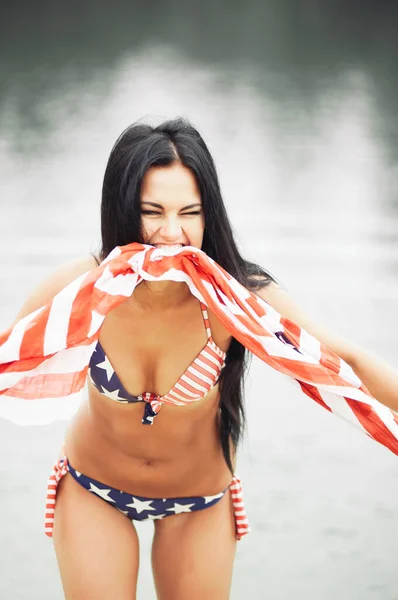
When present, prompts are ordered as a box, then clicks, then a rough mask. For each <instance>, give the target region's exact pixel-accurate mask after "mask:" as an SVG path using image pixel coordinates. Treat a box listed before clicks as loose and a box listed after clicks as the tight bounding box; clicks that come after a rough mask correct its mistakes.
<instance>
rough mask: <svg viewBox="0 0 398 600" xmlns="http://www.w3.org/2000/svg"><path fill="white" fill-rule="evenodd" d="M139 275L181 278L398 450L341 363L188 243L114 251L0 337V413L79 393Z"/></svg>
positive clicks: (389, 427) (235, 330)
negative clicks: (22, 403)
mask: <svg viewBox="0 0 398 600" xmlns="http://www.w3.org/2000/svg"><path fill="white" fill-rule="evenodd" d="M144 279H145V280H147V281H161V280H171V281H179V282H186V283H187V285H188V286H189V289H190V291H191V293H192V294H193V295H194V296H195V297H196V298H198V299H199V300H200V301H202V302H203V303H204V304H206V305H207V306H208V307H209V308H210V309H211V310H212V311H213V313H214V314H215V315H216V316H217V318H218V319H219V320H220V321H221V323H222V324H223V325H224V326H225V327H226V328H227V329H228V330H229V331H230V332H231V334H232V335H233V336H234V337H235V338H236V339H237V340H238V341H239V342H241V343H242V344H243V345H244V346H245V347H246V348H247V349H248V350H249V351H250V352H252V353H253V354H255V355H256V356H258V357H259V358H260V359H261V360H263V361H264V362H265V363H267V364H268V365H270V366H271V367H273V368H275V369H277V370H278V371H280V372H282V373H284V374H285V375H288V376H290V377H291V378H293V379H294V380H296V381H297V382H298V384H299V386H300V387H301V389H302V391H303V392H304V393H305V394H306V395H307V396H309V397H310V398H312V399H313V400H315V402H317V403H318V404H319V405H321V406H323V407H324V408H326V409H327V410H328V411H330V412H332V413H334V414H336V415H338V416H340V417H342V418H344V419H346V420H348V421H350V422H351V423H352V424H354V425H356V426H358V427H359V428H360V429H361V430H362V431H364V432H365V433H366V434H367V435H369V436H370V437H371V438H373V439H374V440H376V441H378V442H380V443H381V444H383V445H384V446H386V447H387V448H389V449H390V450H391V451H392V452H394V453H395V454H398V415H397V413H395V412H394V411H391V410H390V409H389V408H387V407H386V406H384V405H383V404H381V403H380V402H378V401H377V400H376V399H375V398H373V397H372V396H371V395H370V394H369V392H368V390H367V389H366V388H365V386H364V385H363V384H362V382H361V381H360V380H359V378H358V377H357V376H356V374H355V373H354V372H353V370H352V369H351V367H350V366H349V365H347V364H346V363H345V362H344V361H343V360H342V359H340V358H339V357H338V356H336V355H335V354H334V353H333V352H331V351H330V350H328V349H327V348H326V347H325V346H323V345H322V344H321V343H320V342H319V341H318V340H316V339H315V338H314V337H313V336H311V335H309V334H308V332H306V331H305V330H304V329H301V328H300V327H299V326H298V325H296V324H295V323H293V322H292V321H290V320H288V319H286V318H283V317H281V315H279V314H278V313H277V312H276V311H275V310H274V309H273V308H272V307H271V306H269V305H268V304H267V303H266V302H265V301H264V300H262V299H261V298H259V297H258V296H256V295H255V294H253V293H251V292H250V291H248V290H247V289H246V288H245V287H243V286H242V285H241V284H240V283H238V282H237V281H236V280H235V279H234V278H233V277H232V276H231V275H229V274H228V273H227V272H226V271H225V270H224V269H223V268H222V267H220V266H219V265H218V264H217V263H216V262H215V261H214V260H212V259H211V258H210V257H209V256H207V255H206V254H205V253H204V252H202V251H201V250H198V249H197V248H193V247H190V246H188V247H184V248H181V249H176V250H173V251H172V252H166V251H165V250H163V249H161V248H154V247H152V246H147V245H142V244H137V243H133V244H128V245H126V246H117V247H116V248H115V249H114V250H113V251H112V252H111V253H110V254H109V255H108V257H107V258H106V259H105V260H104V261H103V262H102V263H101V264H100V265H99V266H98V267H96V268H94V269H92V270H91V271H89V272H87V273H85V274H83V275H82V276H80V277H78V278H77V279H76V280H75V281H73V282H72V283H70V284H69V285H67V286H66V287H65V288H64V289H63V290H61V291H60V292H59V293H58V294H57V295H56V296H55V297H54V298H53V300H52V301H51V302H49V303H48V304H47V305H46V306H43V307H41V308H39V309H38V310H36V311H35V312H33V313H31V314H30V315H28V316H26V317H24V318H23V319H21V320H20V321H18V322H17V323H16V324H15V325H14V326H13V327H11V328H10V329H8V330H7V331H5V332H4V333H3V334H2V335H0V400H1V402H0V416H2V415H3V416H7V405H8V403H9V402H12V401H13V399H25V400H35V399H37V400H38V399H44V398H45V399H48V398H63V397H67V396H69V395H71V394H75V393H76V392H78V391H79V390H81V389H82V388H83V386H84V385H85V382H86V376H87V370H88V364H89V361H90V357H91V355H92V353H93V351H94V348H95V345H96V342H97V340H98V335H99V330H100V328H101V325H102V322H103V320H104V318H105V315H106V314H107V313H108V312H109V311H110V310H111V309H113V308H115V307H116V306H118V305H119V304H121V303H122V302H124V301H125V300H126V298H128V297H129V296H131V294H132V293H133V292H134V289H135V287H136V286H137V285H138V284H139V283H140V282H141V281H143V280H144ZM3 409H4V410H3Z"/></svg>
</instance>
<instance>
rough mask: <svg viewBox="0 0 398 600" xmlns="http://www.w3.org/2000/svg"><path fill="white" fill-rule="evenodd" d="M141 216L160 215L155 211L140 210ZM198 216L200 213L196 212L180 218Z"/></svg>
mask: <svg viewBox="0 0 398 600" xmlns="http://www.w3.org/2000/svg"><path fill="white" fill-rule="evenodd" d="M141 214H143V215H160V214H162V213H160V212H156V211H155V210H142V211H141ZM200 214H201V211H200V210H197V211H195V212H189V213H184V214H182V215H181V216H182V217H189V216H191V215H200Z"/></svg>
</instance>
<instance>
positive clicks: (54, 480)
mask: <svg viewBox="0 0 398 600" xmlns="http://www.w3.org/2000/svg"><path fill="white" fill-rule="evenodd" d="M68 471H69V468H68V459H67V458H60V459H59V460H58V461H57V462H56V463H55V465H54V467H53V470H52V471H51V474H50V477H49V479H48V483H47V496H46V514H45V523H44V531H45V534H46V535H48V537H52V535H53V527H54V512H55V504H56V501H57V490H58V484H59V482H60V481H61V479H62V477H63V476H64V475H66V474H67V473H68Z"/></svg>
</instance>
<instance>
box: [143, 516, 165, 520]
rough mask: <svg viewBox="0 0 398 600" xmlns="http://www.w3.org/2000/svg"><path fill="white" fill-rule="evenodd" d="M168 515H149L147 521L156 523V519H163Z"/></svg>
mask: <svg viewBox="0 0 398 600" xmlns="http://www.w3.org/2000/svg"><path fill="white" fill-rule="evenodd" d="M165 516H166V515H148V516H147V519H148V520H151V521H156V519H163V517H165Z"/></svg>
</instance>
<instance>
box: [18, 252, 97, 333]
mask: <svg viewBox="0 0 398 600" xmlns="http://www.w3.org/2000/svg"><path fill="white" fill-rule="evenodd" d="M96 266H97V263H96V261H95V258H94V257H93V256H86V257H84V258H80V259H77V260H73V261H71V262H68V263H65V264H63V265H60V266H59V267H58V268H57V269H56V270H55V271H53V272H52V273H50V274H49V275H48V276H47V277H45V279H43V281H41V282H40V283H39V284H38V285H37V286H36V287H35V288H34V289H33V291H32V292H31V293H30V295H29V296H28V297H27V299H26V301H25V303H24V304H23V306H22V308H21V310H20V311H19V313H18V314H17V316H16V317H15V320H14V323H13V325H14V324H15V323H16V322H17V321H19V319H22V317H25V316H26V315H29V314H30V313H31V312H33V311H35V310H37V309H38V308H40V307H41V306H44V305H45V304H47V303H48V302H49V301H50V300H52V298H53V297H54V296H55V295H56V294H58V292H60V291H61V290H62V289H63V288H64V287H65V286H66V285H68V283H71V282H72V281H74V280H75V279H77V277H80V275H83V273H86V272H87V271H91V269H93V268H94V267H96Z"/></svg>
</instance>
